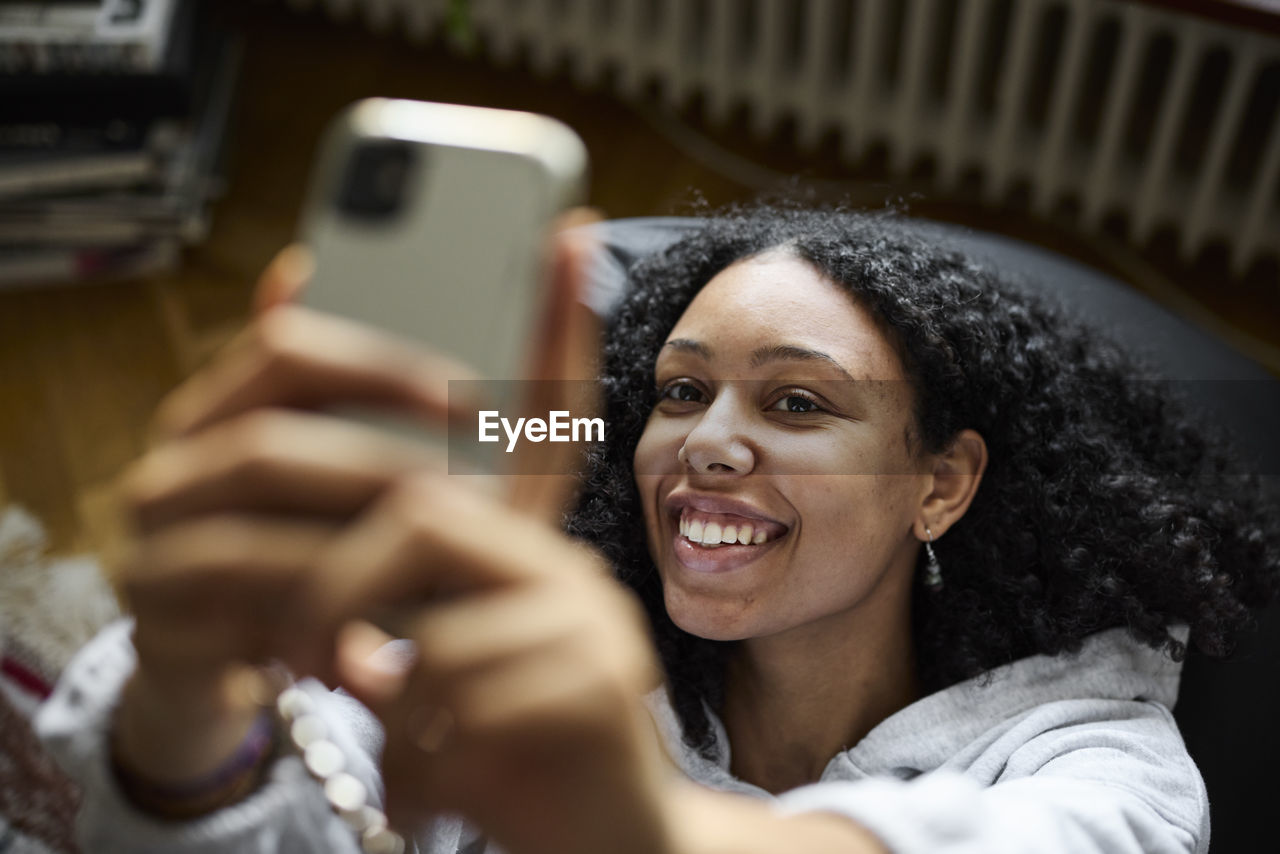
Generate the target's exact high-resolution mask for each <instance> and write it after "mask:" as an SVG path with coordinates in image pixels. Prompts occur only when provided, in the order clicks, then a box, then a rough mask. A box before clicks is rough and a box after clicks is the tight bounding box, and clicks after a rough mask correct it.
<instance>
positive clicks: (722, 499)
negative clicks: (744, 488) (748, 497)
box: [663, 491, 790, 545]
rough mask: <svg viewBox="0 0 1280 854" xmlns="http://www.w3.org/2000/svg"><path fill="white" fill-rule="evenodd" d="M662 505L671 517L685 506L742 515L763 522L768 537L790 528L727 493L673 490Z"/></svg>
mask: <svg viewBox="0 0 1280 854" xmlns="http://www.w3.org/2000/svg"><path fill="white" fill-rule="evenodd" d="M663 505H664V507H665V508H666V511H667V515H668V516H671V517H673V518H678V517H679V516H680V512H681V511H682V510H684V509H685V508H686V507H687V508H689V509H690V510H697V511H699V512H701V513H723V514H725V515H727V516H742V517H743V518H745V519H750V520H752V521H753V522H763V523H765V525H766V526H767V528H768V529H769V538H770V539H773V538H774V537H775V536H782V535H783V534H785V533H786V532H787V530H789V529H790V526H789V525H787V524H786V523H785V522H781V521H779V520H777V519H775V518H773V517H772V516H770V515H769V514H767V513H765V512H764V511H763V510H761V509H760V508H759V507H756V506H755V505H754V504H752V503H751V502H749V501H743V500H742V499H739V498H730V497H729V496H727V495H715V494H713V493H708V492H692V491H683V492H673V493H671V494H670V495H668V496H667V500H666V501H665V502H663ZM766 545H767V544H766Z"/></svg>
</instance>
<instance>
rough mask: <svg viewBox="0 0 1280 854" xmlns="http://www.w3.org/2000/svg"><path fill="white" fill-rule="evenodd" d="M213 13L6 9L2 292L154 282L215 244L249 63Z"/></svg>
mask: <svg viewBox="0 0 1280 854" xmlns="http://www.w3.org/2000/svg"><path fill="white" fill-rule="evenodd" d="M210 10H211V7H210V5H209V4H208V3H206V2H205V0H17V2H13V0H4V2H0V287H26V286H31V285H39V284H43V283H48V282H73V281H85V280H91V279H105V278H119V277H122V276H133V275H140V274H143V273H150V272H155V271H157V270H161V269H165V268H168V267H171V266H173V265H175V264H176V263H177V261H178V257H179V253H180V250H181V248H182V246H183V245H186V244H191V243H195V242H198V241H200V240H201V239H202V238H203V237H204V236H205V234H206V233H207V231H208V227H209V207H210V202H211V201H212V199H213V198H215V197H216V196H217V194H218V193H219V192H220V191H221V187H222V182H223V175H224V170H223V160H224V157H223V152H224V149H225V145H224V141H225V139H226V136H227V132H228V128H227V124H228V119H229V116H230V113H231V102H232V96H233V94H234V90H235V76H236V68H237V65H238V58H239V50H238V45H237V44H236V43H235V42H234V41H233V40H232V39H231V38H230V37H229V35H228V34H227V33H225V32H224V31H221V30H219V29H218V28H217V27H215V26H213V25H212V23H211V21H210V15H209V14H208V13H209V12H210Z"/></svg>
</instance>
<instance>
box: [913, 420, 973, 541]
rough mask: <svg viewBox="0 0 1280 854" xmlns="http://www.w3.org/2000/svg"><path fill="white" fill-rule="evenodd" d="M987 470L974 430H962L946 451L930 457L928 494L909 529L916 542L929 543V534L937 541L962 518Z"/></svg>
mask: <svg viewBox="0 0 1280 854" xmlns="http://www.w3.org/2000/svg"><path fill="white" fill-rule="evenodd" d="M986 470H987V443H986V440H984V439H983V438H982V436H981V435H980V434H979V433H978V431H976V430H961V431H960V432H959V433H957V434H956V437H955V439H953V440H952V442H951V444H950V445H949V446H948V447H947V449H946V450H944V451H943V452H942V453H940V454H936V455H934V457H933V471H932V473H931V476H930V479H929V482H930V486H929V492H928V493H927V494H926V495H925V497H924V500H923V501H922V502H921V504H920V512H919V513H918V514H917V516H916V520H915V525H914V526H913V528H912V530H913V532H914V533H915V535H916V538H917V539H918V540H920V541H921V542H928V541H929V539H930V538H929V534H930V532H932V534H933V539H934V540H937V539H938V538H939V537H941V536H942V535H943V534H944V533H946V531H947V529H948V528H950V527H951V526H952V525H954V524H955V523H956V522H957V521H958V520H959V519H960V517H962V516H964V514H965V513H966V512H967V511H968V510H969V504H970V503H971V502H972V501H973V496H974V495H976V494H977V492H978V484H980V483H981V482H982V475H983V472H985V471H986ZM926 528H927V529H928V530H926Z"/></svg>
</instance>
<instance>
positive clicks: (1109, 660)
mask: <svg viewBox="0 0 1280 854" xmlns="http://www.w3.org/2000/svg"><path fill="white" fill-rule="evenodd" d="M129 632H130V625H129V624H128V623H127V622H121V623H117V624H115V625H113V626H111V627H110V628H108V629H107V630H106V631H105V632H103V634H102V635H100V636H99V637H98V638H97V639H96V640H94V641H93V642H92V643H91V644H90V645H89V646H88V647H86V648H85V649H84V650H83V651H82V652H81V654H80V655H79V656H77V658H76V659H75V660H74V661H73V662H72V664H71V665H70V667H69V668H68V669H67V671H66V673H65V675H64V677H63V679H62V681H61V683H60V684H59V686H58V689H57V691H56V692H55V694H54V696H53V697H52V698H51V699H50V700H49V702H48V703H47V704H46V705H45V707H44V708H43V709H42V710H41V712H40V714H39V717H38V719H37V727H38V731H39V732H40V734H41V736H42V737H43V738H44V739H45V741H46V743H47V744H48V746H49V748H50V749H51V750H52V751H53V753H54V754H55V756H56V757H57V758H58V760H59V761H60V762H61V763H62V764H63V765H64V766H65V767H66V768H67V770H68V771H69V772H70V773H71V774H72V775H73V776H75V777H76V778H78V779H79V780H80V781H81V782H82V784H83V785H84V806H83V809H82V812H81V817H80V828H79V830H80V838H81V842H82V845H83V847H84V850H85V851H91V852H115V851H121V852H124V851H128V852H160V851H166V852H167V851H198V852H209V854H213V852H264V854H265V852H276V851H299V852H302V851H333V852H339V851H340V852H356V851H358V850H359V848H358V846H357V845H356V843H355V840H354V839H353V837H352V836H351V834H350V832H349V831H348V830H347V829H346V827H345V826H344V825H343V824H342V823H341V822H340V821H339V820H338V819H337V817H336V816H334V815H333V814H331V813H330V812H329V810H328V808H327V806H326V804H325V802H324V800H323V798H322V796H321V795H320V792H319V791H318V789H317V788H316V786H315V785H314V784H312V783H311V782H310V780H309V779H308V778H307V776H306V773H305V771H304V770H303V768H302V766H301V763H300V761H299V760H298V759H297V758H296V757H287V758H284V759H281V760H278V761H277V762H276V763H275V765H274V766H273V767H272V769H271V771H270V773H269V775H268V780H267V782H266V783H265V784H264V785H263V786H262V787H261V788H260V789H259V790H258V792H257V793H255V794H254V795H253V796H251V797H250V798H248V799H247V800H245V801H243V802H241V803H239V804H237V805H235V806H232V807H229V808H227V809H224V810H221V811H219V812H217V813H213V814H211V815H209V816H206V817H204V818H201V819H199V820H197V821H193V822H189V823H182V824H179V823H172V822H165V821H160V820H156V819H153V818H151V817H149V816H147V815H145V814H142V813H140V812H138V811H137V810H135V809H133V808H132V807H131V806H130V805H129V804H128V803H127V802H126V801H125V800H124V799H123V797H122V795H121V794H120V792H119V790H118V789H117V787H116V786H115V784H114V781H113V779H112V775H111V772H110V770H109V766H108V762H107V748H106V741H107V731H108V725H109V722H110V716H111V710H112V708H113V707H114V705H115V703H116V701H117V699H118V697H119V695H120V689H121V687H122V686H123V684H124V682H125V680H126V679H127V678H128V675H129V673H130V672H131V671H132V669H133V666H134V656H133V648H132V645H131V644H130V643H129ZM1178 673H1179V666H1178V665H1177V664H1174V663H1173V662H1171V661H1169V660H1168V659H1167V658H1166V657H1164V656H1163V655H1162V654H1160V653H1158V652H1156V651H1153V650H1151V649H1149V648H1147V647H1145V646H1142V645H1141V644H1139V643H1137V642H1135V641H1133V640H1132V639H1131V638H1130V637H1129V636H1128V635H1127V634H1126V633H1125V632H1123V631H1122V630H1112V631H1107V632H1102V633H1100V634H1098V635H1095V636H1093V637H1091V638H1089V639H1088V640H1087V641H1086V643H1085V645H1084V648H1083V649H1082V650H1081V652H1080V653H1079V654H1078V655H1073V656H1058V657H1048V656H1036V657H1032V658H1027V659H1023V660H1022V661H1017V662H1014V663H1013V664H1011V665H1008V666H1006V667H1002V668H999V669H997V670H995V671H992V672H991V673H989V674H987V676H986V677H982V678H979V679H975V680H971V681H969V682H964V683H961V684H959V685H954V686H952V687H950V688H948V689H946V690H943V691H940V692H938V693H936V694H932V695H930V696H928V697H925V698H923V699H921V700H919V701H918V702H916V703H913V704H912V705H910V706H908V707H907V708H905V709H903V710H901V711H899V712H897V713H896V714H894V715H892V716H890V717H889V718H887V719H885V720H884V721H883V722H881V723H880V725H879V726H877V727H876V728H875V729H873V730H872V731H871V732H870V733H868V734H867V736H866V737H865V738H864V739H862V741H861V742H859V743H858V744H856V745H854V746H853V747H852V748H850V749H849V750H846V751H843V752H841V753H839V754H837V755H836V756H834V757H833V758H832V759H831V761H830V762H829V763H828V764H827V767H826V769H825V770H824V771H823V773H822V777H821V779H820V780H818V781H817V782H815V783H813V784H811V785H808V786H804V787H802V788H799V789H795V790H792V791H790V792H787V793H785V794H783V795H781V796H779V797H777V798H772V796H770V795H768V794H767V793H765V792H764V791H762V790H760V789H758V788H756V787H755V786H752V785H751V784H749V783H745V782H743V781H741V780H737V779H735V778H734V777H733V776H732V775H731V774H730V772H729V770H728V769H729V758H730V757H729V745H728V741H727V739H726V737H725V734H724V730H723V728H722V727H721V726H720V724H719V722H718V721H714V720H713V724H714V728H715V730H716V735H717V740H718V753H717V758H716V761H711V760H708V759H705V758H703V757H701V756H700V755H698V754H696V753H695V752H693V751H691V750H689V749H688V748H687V747H685V746H684V745H683V743H682V742H681V739H680V737H679V727H678V724H677V722H676V719H675V715H674V713H673V712H672V710H671V707H670V705H669V704H668V702H667V699H666V696H665V694H664V693H662V692H655V693H654V694H653V695H651V696H650V697H649V698H648V701H649V705H650V708H651V710H652V712H653V714H654V717H655V719H656V720H657V722H658V726H659V729H660V730H661V732H662V734H663V736H664V738H665V739H666V740H667V745H668V748H669V750H670V751H671V753H672V755H673V757H674V758H675V759H676V761H677V763H678V764H679V765H680V767H681V768H683V770H684V771H685V773H687V774H688V775H689V776H690V777H691V778H693V779H694V780H697V781H699V782H701V783H704V784H706V785H708V786H711V787H714V788H717V789H723V790H726V791H733V792H740V793H743V794H747V795H752V796H757V797H760V798H766V799H771V800H772V802H773V803H774V804H775V806H776V808H777V809H779V810H781V811H786V812H799V811H808V810H830V811H834V812H838V813H841V814H843V815H846V816H849V817H850V818H852V819H854V820H855V821H857V822H859V823H860V824H862V825H863V826H865V827H866V828H868V829H870V830H871V831H872V832H873V833H875V834H876V835H877V836H879V837H880V839H881V840H883V841H884V843H885V844H886V845H887V846H888V847H889V849H890V850H892V851H894V852H898V854H915V852H936V854H979V853H980V854H1004V852H1008V854H1013V852H1020V854H1021V852H1026V853H1027V854H1032V852H1034V854H1081V853H1082V852H1119V853H1120V854H1128V852H1135V853H1136V852H1197V854H1200V852H1205V851H1207V850H1208V844H1209V804H1208V799H1207V797H1206V794H1205V789H1204V784H1203V783H1202V781H1201V779H1200V774H1199V772H1198V771H1197V770H1196V767H1195V765H1194V763H1193V762H1192V761H1191V758H1190V757H1189V756H1188V755H1187V752H1186V749H1185V748H1184V746H1183V743H1182V738H1181V737H1180V736H1179V734H1178V730H1177V727H1176V726H1175V724H1174V722H1173V717H1172V716H1171V715H1170V713H1169V709H1170V708H1171V707H1172V705H1173V702H1174V699H1175V697H1176V696H1177V689H1178ZM306 689H307V690H308V691H309V692H310V693H311V694H312V695H313V696H314V697H315V698H316V699H317V701H318V702H320V703H321V704H323V707H324V709H325V711H326V716H327V717H328V719H329V723H330V725H331V726H330V728H331V730H333V735H334V737H335V739H336V740H337V741H338V742H339V743H340V745H341V746H342V747H344V749H345V750H346V752H347V754H348V756H349V757H350V758H351V764H352V766H353V767H351V768H350V769H349V770H351V771H353V773H355V774H356V776H358V777H360V778H362V779H363V780H364V781H365V782H366V783H367V784H368V786H369V787H370V789H371V791H377V770H376V759H375V758H374V757H376V756H377V755H378V754H379V752H380V750H381V741H382V736H381V732H380V730H379V728H378V725H377V723H376V721H374V720H373V719H372V717H371V716H370V715H369V713H368V712H367V711H365V710H364V709H363V707H361V706H360V705H359V704H357V703H356V702H355V701H353V700H351V699H350V698H349V697H345V696H343V695H340V694H330V693H328V692H326V691H325V690H324V689H323V687H321V686H319V685H318V684H309V685H307V686H306ZM416 842H417V846H418V850H419V851H420V852H423V854H456V852H466V854H471V852H473V851H479V850H487V851H488V852H490V854H494V852H496V848H495V847H493V846H490V847H489V848H488V849H484V848H483V846H484V843H483V841H478V840H477V837H476V834H475V833H474V831H472V830H471V829H469V828H467V827H466V826H465V825H464V824H463V823H462V822H461V821H458V820H456V819H441V820H439V821H437V822H435V823H434V824H433V825H431V826H429V827H424V828H422V830H421V832H420V833H419V834H418V836H417V839H416Z"/></svg>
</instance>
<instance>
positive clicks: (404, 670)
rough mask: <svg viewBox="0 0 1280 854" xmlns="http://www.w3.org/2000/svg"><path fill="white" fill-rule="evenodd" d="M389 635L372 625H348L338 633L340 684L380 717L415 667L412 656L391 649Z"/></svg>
mask: <svg viewBox="0 0 1280 854" xmlns="http://www.w3.org/2000/svg"><path fill="white" fill-rule="evenodd" d="M390 639H391V638H390V635H388V634H387V633H386V632H384V631H382V630H381V629H379V628H378V627H377V626H374V625H373V624H371V623H366V622H363V621H355V622H351V623H348V624H347V625H346V626H344V627H343V628H342V630H341V631H340V632H339V633H338V638H337V641H336V651H335V661H334V669H335V670H336V671H337V676H338V681H339V683H340V684H341V685H342V687H343V688H345V689H346V690H347V691H348V692H349V693H350V694H351V695H352V696H353V697H355V698H356V699H357V700H359V701H360V702H361V703H363V704H364V705H365V706H366V707H367V708H368V709H369V710H370V711H371V712H373V713H374V714H375V715H377V716H378V717H380V718H381V717H383V715H384V714H385V712H386V711H387V710H389V708H390V707H391V706H392V705H393V704H394V702H395V700H396V698H397V697H399V696H400V693H401V691H402V690H403V689H404V684H405V679H406V678H407V676H408V673H409V669H410V668H411V667H412V666H413V652H412V650H411V649H409V648H407V647H406V649H404V650H400V649H397V648H395V647H392V646H388V643H389V641H390Z"/></svg>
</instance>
